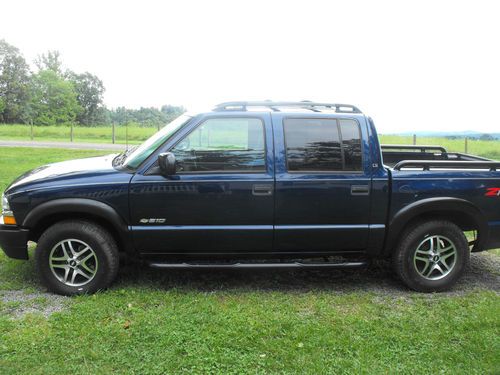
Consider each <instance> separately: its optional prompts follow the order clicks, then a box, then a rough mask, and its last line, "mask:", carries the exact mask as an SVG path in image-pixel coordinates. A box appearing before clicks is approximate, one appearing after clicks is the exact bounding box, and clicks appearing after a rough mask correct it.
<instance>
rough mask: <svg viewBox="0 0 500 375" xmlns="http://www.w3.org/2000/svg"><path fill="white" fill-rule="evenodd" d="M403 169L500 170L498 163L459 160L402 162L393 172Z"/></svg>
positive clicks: (499, 163)
mask: <svg viewBox="0 0 500 375" xmlns="http://www.w3.org/2000/svg"><path fill="white" fill-rule="evenodd" d="M403 168H413V169H417V168H418V169H420V168H421V169H423V170H424V171H429V170H431V168H436V169H476V170H490V171H498V170H500V162H498V161H461V160H403V161H400V162H399V163H397V164H396V165H395V166H394V169H395V170H398V171H400V170H401V169H403Z"/></svg>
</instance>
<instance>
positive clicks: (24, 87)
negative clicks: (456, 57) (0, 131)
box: [0, 39, 30, 123]
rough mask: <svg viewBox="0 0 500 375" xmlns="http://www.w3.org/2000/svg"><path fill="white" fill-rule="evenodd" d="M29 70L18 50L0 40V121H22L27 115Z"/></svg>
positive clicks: (26, 118)
mask: <svg viewBox="0 0 500 375" xmlns="http://www.w3.org/2000/svg"><path fill="white" fill-rule="evenodd" d="M29 83H30V71H29V66H28V64H27V63H26V60H25V59H24V57H23V56H22V55H21V54H20V52H19V50H18V49H17V48H16V47H14V46H12V45H10V44H8V43H7V42H6V41H5V40H3V39H2V40H0V121H1V122H7V123H12V122H24V121H26V120H28V116H29V107H28V103H29Z"/></svg>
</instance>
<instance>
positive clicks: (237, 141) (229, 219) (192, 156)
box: [130, 114, 274, 254]
mask: <svg viewBox="0 0 500 375" xmlns="http://www.w3.org/2000/svg"><path fill="white" fill-rule="evenodd" d="M189 126H190V129H189V131H188V132H184V134H185V135H184V136H179V139H177V140H174V142H175V143H174V144H171V145H170V146H166V147H165V149H164V150H163V151H170V152H172V153H174V155H175V157H176V161H177V173H176V175H175V176H172V177H170V178H166V177H163V176H161V175H159V174H154V175H148V173H144V174H137V175H135V176H134V178H133V179H132V182H131V188H130V209H131V221H132V231H133V237H134V241H135V246H136V248H137V249H138V250H139V251H140V252H141V253H151V254H173V253H176V254H186V253H206V252H212V253H214V252H220V253H230V252H240V253H241V252H262V251H264V252H265V251H270V250H271V249H272V241H273V216H274V169H273V168H274V160H273V142H272V130H271V122H270V115H269V114H262V115H258V114H255V115H242V116H239V117H238V116H237V115H235V114H217V115H209V116H207V117H204V118H201V119H200V120H199V121H198V122H197V123H195V124H191V125H189ZM186 133H187V134H186Z"/></svg>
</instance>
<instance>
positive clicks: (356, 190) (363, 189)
mask: <svg viewBox="0 0 500 375" xmlns="http://www.w3.org/2000/svg"><path fill="white" fill-rule="evenodd" d="M368 194H370V188H369V186H368V185H352V186H351V195H368Z"/></svg>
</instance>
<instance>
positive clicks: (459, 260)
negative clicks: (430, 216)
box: [392, 220, 470, 292]
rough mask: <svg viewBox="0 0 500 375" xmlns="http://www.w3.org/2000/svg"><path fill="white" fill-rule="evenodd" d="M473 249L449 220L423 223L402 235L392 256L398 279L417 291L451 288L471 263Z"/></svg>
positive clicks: (440, 290) (439, 290) (460, 231)
mask: <svg viewBox="0 0 500 375" xmlns="http://www.w3.org/2000/svg"><path fill="white" fill-rule="evenodd" d="M469 258H470V250H469V244H468V242H467V239H466V238H465V235H464V233H463V232H462V230H461V229H460V228H459V227H458V226H456V225H455V224H453V223H451V222H448V221H440V220H434V221H427V222H420V223H417V224H415V225H413V226H412V227H410V228H408V230H406V231H405V232H404V233H403V236H402V238H401V240H400V242H399V245H398V247H397V248H396V251H395V252H394V255H393V258H392V260H393V267H394V270H395V272H396V274H397V275H398V276H399V278H400V279H401V280H402V281H403V282H404V283H405V284H406V285H407V286H408V287H409V288H411V289H413V290H416V291H418V292H442V291H445V290H448V289H450V288H451V287H452V286H453V285H454V284H455V283H456V282H457V280H458V279H459V278H460V277H461V276H462V275H463V273H464V272H465V270H466V269H467V266H468V264H469Z"/></svg>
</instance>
